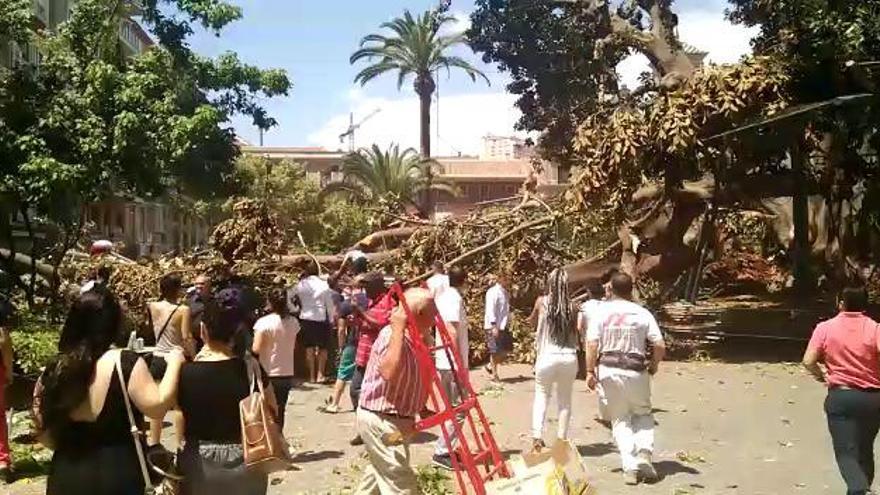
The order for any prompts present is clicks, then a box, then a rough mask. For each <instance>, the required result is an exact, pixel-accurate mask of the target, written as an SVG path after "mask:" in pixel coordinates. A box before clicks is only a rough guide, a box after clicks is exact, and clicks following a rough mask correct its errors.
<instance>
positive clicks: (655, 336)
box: [648, 315, 666, 375]
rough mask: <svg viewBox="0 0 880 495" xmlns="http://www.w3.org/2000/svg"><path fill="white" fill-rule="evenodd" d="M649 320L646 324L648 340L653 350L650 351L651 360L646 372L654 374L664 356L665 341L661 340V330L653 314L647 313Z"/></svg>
mask: <svg viewBox="0 0 880 495" xmlns="http://www.w3.org/2000/svg"><path fill="white" fill-rule="evenodd" d="M649 316H650V318H651V321H650V323H649V326H648V342H650V343H651V346H652V347H653V349H654V351H653V352H652V353H651V362H650V363H649V364H648V373H650V374H652V375H653V374H655V373H657V370H658V369H660V362H661V361H663V358H665V357H666V342H664V341H663V332H661V331H660V325H658V324H657V320H656V319H655V318H654V316H653V315H649Z"/></svg>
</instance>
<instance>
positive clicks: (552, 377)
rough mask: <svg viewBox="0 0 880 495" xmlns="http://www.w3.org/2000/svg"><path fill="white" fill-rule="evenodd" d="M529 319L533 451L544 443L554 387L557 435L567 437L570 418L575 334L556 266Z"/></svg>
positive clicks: (562, 276)
mask: <svg viewBox="0 0 880 495" xmlns="http://www.w3.org/2000/svg"><path fill="white" fill-rule="evenodd" d="M530 320H531V321H532V322H533V323H534V322H535V321H537V324H538V327H537V334H536V335H535V344H536V346H537V351H538V354H537V359H536V360H535V402H534V405H533V407H532V441H533V447H534V449H535V450H540V449H541V448H543V447H544V446H545V445H544V440H543V437H544V420H545V419H546V416H547V403H548V402H549V401H550V394H551V393H552V391H553V388H554V386H555V387H556V405H557V408H558V411H559V412H558V414H559V418H558V424H559V429H558V431H557V438H559V439H560V440H565V439H567V438H568V424H569V422H570V420H571V394H572V388H573V386H574V381H575V378H576V377H577V371H578V364H577V346H578V333H577V329H576V327H575V321H574V318H573V317H572V311H571V304H570V302H569V300H568V277H567V276H566V274H565V271H564V270H562V269H560V268H557V269H555V270H553V271H552V272H551V273H550V276H549V277H548V278H547V287H546V295H544V296H541V297H539V298H538V300H537V301H535V308H534V310H533V311H532V316H531V317H530Z"/></svg>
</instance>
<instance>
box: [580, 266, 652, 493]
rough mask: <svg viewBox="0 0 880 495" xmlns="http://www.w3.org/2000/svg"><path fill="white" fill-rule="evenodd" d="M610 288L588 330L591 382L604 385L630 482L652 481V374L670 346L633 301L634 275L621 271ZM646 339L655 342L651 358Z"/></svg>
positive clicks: (625, 479) (619, 448) (590, 385)
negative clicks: (609, 296) (608, 294)
mask: <svg viewBox="0 0 880 495" xmlns="http://www.w3.org/2000/svg"><path fill="white" fill-rule="evenodd" d="M610 289H611V298H610V299H609V300H608V301H606V302H605V303H603V304H602V310H601V312H600V314H599V316H598V317H597V318H594V319H593V320H592V321H590V322H589V327H588V329H587V385H588V386H589V387H590V389H591V390H595V389H596V385H597V384H598V383H600V382H601V384H602V388H603V389H604V390H605V397H606V399H607V400H608V415H609V417H610V419H611V425H612V426H611V429H612V433H613V435H614V441H615V443H616V444H617V449H618V450H619V451H620V457H621V462H622V464H623V475H624V481H625V482H626V484H628V485H636V484H638V483H639V482H640V481H646V482H653V481H656V480H657V471H656V470H655V469H654V466H653V464H652V458H651V456H652V454H653V451H654V415H653V414H652V412H651V376H653V375H654V374H655V373H657V369H658V367H659V366H660V361H662V360H663V356H664V354H665V353H666V346H665V344H664V342H663V334H662V333H661V332H660V327H659V326H658V325H657V320H655V319H654V316H653V315H652V314H651V313H650V312H649V311H648V310H647V309H645V308H643V307H641V306H639V305H638V304H636V303H634V302H632V300H631V299H632V290H633V281H632V278H630V277H629V275H627V274H625V273H617V274H615V275H614V276H613V277H611V283H610ZM648 343H650V344H651V345H652V346H653V353H652V355H651V357H650V358H649V357H648Z"/></svg>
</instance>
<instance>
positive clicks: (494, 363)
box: [483, 274, 513, 382]
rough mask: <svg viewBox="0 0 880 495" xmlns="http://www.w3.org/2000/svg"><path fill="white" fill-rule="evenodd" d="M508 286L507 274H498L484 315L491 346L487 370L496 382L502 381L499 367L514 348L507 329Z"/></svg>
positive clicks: (487, 341) (508, 309) (490, 289)
mask: <svg viewBox="0 0 880 495" xmlns="http://www.w3.org/2000/svg"><path fill="white" fill-rule="evenodd" d="M506 286H507V276H506V275H504V274H500V275H498V276H497V277H496V279H495V283H494V284H493V285H492V287H489V290H487V291H486V306H485V310H484V315H483V329H484V330H486V344H487V345H488V347H489V365H488V366H486V371H488V372H489V373H490V374H491V375H492V380H493V381H496V382H497V381H500V378H499V377H498V368H499V367H500V366H501V363H503V362H504V358H505V357H506V356H507V353H508V352H510V351H511V350H512V348H513V338H512V337H511V335H510V332H508V331H507V323H508V321H509V320H510V295H509V294H508V293H507V288H506Z"/></svg>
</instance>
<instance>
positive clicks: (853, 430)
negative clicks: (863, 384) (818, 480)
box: [825, 388, 880, 495]
mask: <svg viewBox="0 0 880 495" xmlns="http://www.w3.org/2000/svg"><path fill="white" fill-rule="evenodd" d="M825 415H826V416H827V418H828V431H829V432H830V433H831V443H832V445H833V446H834V457H835V458H836V459H837V467H838V469H840V475H841V476H842V477H843V481H844V482H845V483H846V493H847V495H865V494H866V493H867V492H868V490H869V489H870V488H871V483H872V482H873V481H874V439H875V438H877V431H878V430H880V391H872V392H868V391H862V390H849V389H840V388H831V389H830V390H829V391H828V396H827V397H826V398H825Z"/></svg>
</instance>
